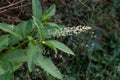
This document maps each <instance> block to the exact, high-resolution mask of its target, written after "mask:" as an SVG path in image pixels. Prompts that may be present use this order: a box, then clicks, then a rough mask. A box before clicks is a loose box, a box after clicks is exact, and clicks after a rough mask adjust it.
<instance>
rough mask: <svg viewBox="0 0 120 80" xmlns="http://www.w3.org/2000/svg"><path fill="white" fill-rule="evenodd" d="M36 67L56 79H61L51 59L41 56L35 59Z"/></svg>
mask: <svg viewBox="0 0 120 80" xmlns="http://www.w3.org/2000/svg"><path fill="white" fill-rule="evenodd" d="M36 65H38V66H40V67H41V68H43V69H44V70H45V71H46V72H48V73H50V74H51V75H52V76H54V77H56V78H58V79H63V78H62V74H61V73H60V71H59V70H58V69H57V67H56V66H55V65H54V64H53V62H52V61H51V59H49V58H47V57H44V56H43V55H42V54H41V55H39V56H38V58H37V59H36Z"/></svg>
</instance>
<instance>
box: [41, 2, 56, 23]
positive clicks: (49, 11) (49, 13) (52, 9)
mask: <svg viewBox="0 0 120 80" xmlns="http://www.w3.org/2000/svg"><path fill="white" fill-rule="evenodd" d="M55 12H56V6H55V4H53V5H52V6H50V8H49V9H47V10H46V11H45V13H44V14H43V15H42V20H43V21H45V20H48V19H50V18H51V17H52V16H53V15H55Z"/></svg>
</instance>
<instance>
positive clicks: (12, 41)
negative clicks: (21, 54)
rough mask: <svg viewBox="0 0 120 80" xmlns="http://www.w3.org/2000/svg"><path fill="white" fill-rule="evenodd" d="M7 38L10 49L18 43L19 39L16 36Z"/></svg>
mask: <svg viewBox="0 0 120 80" xmlns="http://www.w3.org/2000/svg"><path fill="white" fill-rule="evenodd" d="M8 37H9V46H10V47H12V46H13V45H15V44H17V43H18V41H20V39H19V38H18V37H17V36H14V35H11V34H9V35H8Z"/></svg>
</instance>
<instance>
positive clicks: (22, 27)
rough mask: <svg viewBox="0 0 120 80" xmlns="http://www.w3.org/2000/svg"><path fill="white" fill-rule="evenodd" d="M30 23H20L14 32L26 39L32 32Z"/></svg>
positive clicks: (29, 21)
mask: <svg viewBox="0 0 120 80" xmlns="http://www.w3.org/2000/svg"><path fill="white" fill-rule="evenodd" d="M32 29H33V28H32V21H31V20H28V21H26V22H23V23H20V24H18V25H16V26H15V29H14V31H15V32H16V33H17V34H19V35H21V36H22V38H26V37H27V36H29V35H30V32H31V31H32Z"/></svg>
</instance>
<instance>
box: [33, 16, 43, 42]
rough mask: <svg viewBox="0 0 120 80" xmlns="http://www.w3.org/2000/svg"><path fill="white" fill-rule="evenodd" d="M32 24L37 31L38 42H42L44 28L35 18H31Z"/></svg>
mask: <svg viewBox="0 0 120 80" xmlns="http://www.w3.org/2000/svg"><path fill="white" fill-rule="evenodd" d="M33 22H34V24H35V26H36V27H37V29H38V32H39V35H40V40H41V41H43V40H44V36H45V35H44V26H43V24H42V23H41V22H40V21H39V20H38V19H37V18H35V17H33Z"/></svg>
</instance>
